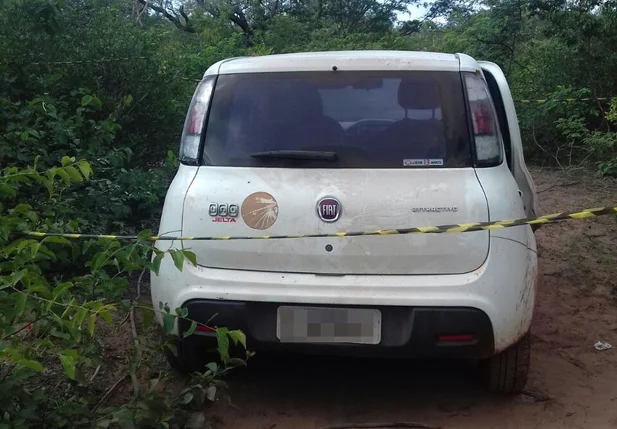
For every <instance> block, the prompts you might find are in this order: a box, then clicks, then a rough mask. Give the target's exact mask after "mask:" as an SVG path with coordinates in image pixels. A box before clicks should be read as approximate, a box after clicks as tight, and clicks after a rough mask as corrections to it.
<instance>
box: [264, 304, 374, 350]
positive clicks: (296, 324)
mask: <svg viewBox="0 0 617 429" xmlns="http://www.w3.org/2000/svg"><path fill="white" fill-rule="evenodd" d="M276 336H277V337H278V339H279V340H280V341H281V342H284V343H352V344H379V342H380V341H381V312H380V311H379V310H371V309H358V308H328V307H296V306H281V307H279V308H278V311H277V323H276Z"/></svg>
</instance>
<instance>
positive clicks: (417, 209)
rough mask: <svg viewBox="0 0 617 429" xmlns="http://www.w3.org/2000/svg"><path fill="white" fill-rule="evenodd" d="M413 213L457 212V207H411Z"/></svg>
mask: <svg viewBox="0 0 617 429" xmlns="http://www.w3.org/2000/svg"><path fill="white" fill-rule="evenodd" d="M411 211H412V212H414V213H442V212H450V213H453V212H457V211H458V207H413V208H412V209H411Z"/></svg>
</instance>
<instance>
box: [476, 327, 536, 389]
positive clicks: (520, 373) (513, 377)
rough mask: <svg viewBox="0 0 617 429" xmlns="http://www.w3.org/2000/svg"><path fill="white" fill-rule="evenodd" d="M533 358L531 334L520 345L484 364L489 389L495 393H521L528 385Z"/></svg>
mask: <svg viewBox="0 0 617 429" xmlns="http://www.w3.org/2000/svg"><path fill="white" fill-rule="evenodd" d="M530 358H531V335H530V334H529V332H528V333H527V334H525V336H523V337H522V338H521V339H520V340H519V342H518V343H516V344H514V345H512V346H510V347H509V348H508V349H506V350H504V351H503V352H501V353H499V354H498V355H495V356H493V357H491V358H489V359H486V360H485V361H483V362H482V370H483V373H484V376H485V381H486V384H487V386H488V389H489V390H490V391H491V392H495V393H508V394H517V393H521V392H522V391H523V389H524V388H525V384H526V383H527V374H528V373H529V362H530Z"/></svg>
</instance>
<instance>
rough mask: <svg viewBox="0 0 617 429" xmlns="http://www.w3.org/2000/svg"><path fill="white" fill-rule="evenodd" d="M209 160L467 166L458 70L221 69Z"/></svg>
mask: <svg viewBox="0 0 617 429" xmlns="http://www.w3.org/2000/svg"><path fill="white" fill-rule="evenodd" d="M333 154H334V155H333ZM313 155H315V156H313ZM298 158H300V159H298ZM204 162H205V163H206V164H209V165H217V166H237V167H299V168H311V167H313V168H443V167H467V166H471V150H470V146H469V127H468V122H467V116H466V112H465V101H464V96H463V88H462V83H461V77H460V74H459V73H456V72H396V73H391V72H340V71H338V72H311V73H261V74H237V75H221V76H219V78H218V80H217V84H216V89H215V91H214V96H213V100H212V105H211V108H210V114H209V118H208V123H207V128H206V137H205V146H204Z"/></svg>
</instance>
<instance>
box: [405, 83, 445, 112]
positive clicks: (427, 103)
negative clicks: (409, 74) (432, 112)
mask: <svg viewBox="0 0 617 429" xmlns="http://www.w3.org/2000/svg"><path fill="white" fill-rule="evenodd" d="M398 104H399V105H400V106H401V107H402V108H403V109H406V110H416V109H417V110H424V109H438V108H439V107H441V103H440V100H439V88H437V85H436V84H435V81H434V80H432V79H428V78H416V79H403V80H401V83H400V85H399V87H398Z"/></svg>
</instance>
